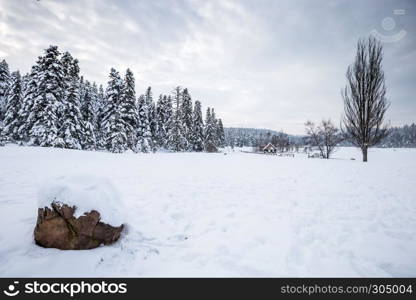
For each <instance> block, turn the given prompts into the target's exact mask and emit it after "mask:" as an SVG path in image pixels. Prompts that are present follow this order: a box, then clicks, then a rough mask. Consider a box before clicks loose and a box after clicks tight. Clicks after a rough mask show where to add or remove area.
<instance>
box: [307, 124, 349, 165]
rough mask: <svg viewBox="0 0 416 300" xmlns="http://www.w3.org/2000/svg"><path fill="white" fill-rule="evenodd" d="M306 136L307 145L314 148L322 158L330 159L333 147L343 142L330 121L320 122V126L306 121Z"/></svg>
mask: <svg viewBox="0 0 416 300" xmlns="http://www.w3.org/2000/svg"><path fill="white" fill-rule="evenodd" d="M305 126H306V134H307V135H308V136H309V143H310V144H311V145H312V146H316V147H318V149H319V152H320V153H321V156H322V157H323V158H326V159H328V158H330V157H331V154H332V153H333V152H334V150H335V147H336V146H337V145H338V144H339V143H340V142H341V141H342V140H343V137H342V135H341V134H340V132H339V130H338V128H336V127H335V126H334V124H333V123H332V122H331V120H330V119H328V120H322V122H321V124H319V125H318V126H315V123H313V122H311V121H308V122H306V123H305Z"/></svg>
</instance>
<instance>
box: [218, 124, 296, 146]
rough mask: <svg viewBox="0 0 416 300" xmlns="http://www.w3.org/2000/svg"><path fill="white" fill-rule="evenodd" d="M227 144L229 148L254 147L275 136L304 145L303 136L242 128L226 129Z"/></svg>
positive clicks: (262, 129)
mask: <svg viewBox="0 0 416 300" xmlns="http://www.w3.org/2000/svg"><path fill="white" fill-rule="evenodd" d="M224 132H225V142H226V144H227V145H228V146H231V145H234V146H236V147H244V146H248V147H253V146H256V145H257V144H258V143H259V142H260V141H265V140H270V139H271V138H272V136H273V135H275V136H279V137H284V138H286V139H288V141H289V142H290V143H291V144H302V143H303V136H298V135H290V134H286V133H284V132H282V131H275V130H271V129H264V128H242V127H227V128H224Z"/></svg>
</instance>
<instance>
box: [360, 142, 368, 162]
mask: <svg viewBox="0 0 416 300" xmlns="http://www.w3.org/2000/svg"><path fill="white" fill-rule="evenodd" d="M361 151H362V152H363V162H366V161H367V152H368V147H367V146H364V147H363V148H362V149H361Z"/></svg>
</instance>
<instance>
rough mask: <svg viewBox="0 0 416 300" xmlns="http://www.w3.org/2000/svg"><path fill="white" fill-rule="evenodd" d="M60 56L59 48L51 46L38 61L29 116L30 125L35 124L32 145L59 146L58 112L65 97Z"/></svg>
mask: <svg viewBox="0 0 416 300" xmlns="http://www.w3.org/2000/svg"><path fill="white" fill-rule="evenodd" d="M59 55H60V53H59V51H58V47H56V46H50V47H49V48H48V49H46V50H45V55H44V56H41V57H39V59H38V61H37V64H38V68H39V70H38V75H37V81H38V83H37V89H36V91H35V98H34V104H33V108H32V112H31V114H30V115H29V123H32V122H33V126H32V127H31V129H30V134H29V135H30V141H29V143H30V144H32V145H39V146H43V147H48V146H57V142H58V121H59V120H58V117H57V111H58V108H59V106H60V105H61V104H62V99H63V97H64V95H63V88H64V86H63V78H64V74H63V70H62V65H61V63H60V61H59V60H58V57H59Z"/></svg>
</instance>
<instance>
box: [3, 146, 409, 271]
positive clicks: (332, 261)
mask: <svg viewBox="0 0 416 300" xmlns="http://www.w3.org/2000/svg"><path fill="white" fill-rule="evenodd" d="M351 157H355V158H356V159H357V160H350V158H351ZM97 178H100V179H97ZM77 182H78V183H79V184H78V183H77ZM106 183H107V184H108V186H110V187H109V189H110V192H108V193H105V192H104V194H105V195H106V196H103V199H107V200H106V201H110V202H112V203H113V205H115V210H117V209H119V208H121V207H123V206H124V207H125V209H123V210H122V211H119V213H121V214H117V215H118V216H123V215H124V219H125V222H126V223H128V228H127V232H126V234H125V235H124V236H123V237H122V239H121V241H120V242H118V243H116V244H114V245H112V246H109V247H100V248H97V249H94V250H87V251H60V250H56V249H44V248H41V247H38V246H36V245H35V244H34V242H33V228H34V226H35V223H36V216H37V206H38V201H39V199H40V201H44V200H45V198H47V197H50V195H51V193H52V194H54V193H57V192H59V191H62V189H61V190H60V189H59V188H57V187H59V186H66V187H70V188H69V189H66V194H65V193H64V195H67V196H68V195H72V193H70V192H68V191H81V192H80V193H79V194H80V195H81V196H82V195H84V196H85V197H87V198H90V197H92V198H94V196H91V195H96V194H95V193H92V194H88V192H86V193H87V194H85V193H84V192H85V191H87V190H88V187H89V186H90V187H91V186H93V190H94V189H95V190H96V191H99V192H100V193H101V192H102V191H105V190H106V189H107V188H106V187H105V186H106V185H107V184H106ZM111 186H113V188H112V187H111ZM71 188H72V189H71ZM82 191H84V192H82ZM45 195H46V196H45ZM88 195H89V196H88ZM106 197H107V198H106ZM75 198H77V197H75ZM97 199H98V198H97ZM97 199H95V200H97ZM74 201H75V200H74ZM114 201H115V202H114ZM117 202H120V206H117ZM89 203H91V202H88V203H87V204H88V205H89ZM42 204H43V202H42ZM87 208H88V206H87ZM0 212H1V217H0V276H2V277H6V276H10V277H15V276H29V277H30V276H51V277H55V276H58V277H59V276H66V277H69V276H281V277H287V276H416V237H415V233H416V149H397V150H394V149H372V150H370V152H369V162H368V163H366V164H364V163H362V162H361V161H360V153H359V152H358V151H357V150H355V149H353V148H345V149H341V150H340V151H338V152H337V153H336V154H335V158H334V159H331V160H322V159H308V158H306V157H305V155H301V154H300V155H297V156H296V157H295V158H291V157H276V156H268V155H257V154H246V153H240V152H234V153H229V154H228V155H223V154H206V153H199V154H198V153H158V154H148V155H145V154H133V153H126V154H121V155H120V154H111V153H101V152H86V151H74V150H63V149H47V148H33V147H18V146H6V147H0ZM108 214H110V215H109V219H110V220H111V212H110V211H109V212H107V211H106V212H105V213H104V215H108ZM115 225H117V224H115Z"/></svg>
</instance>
